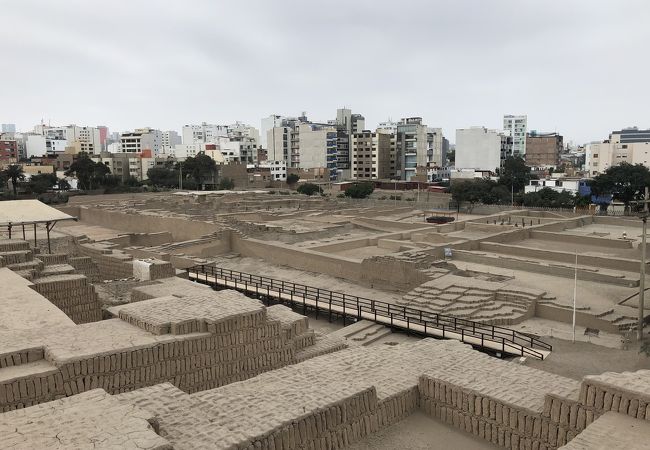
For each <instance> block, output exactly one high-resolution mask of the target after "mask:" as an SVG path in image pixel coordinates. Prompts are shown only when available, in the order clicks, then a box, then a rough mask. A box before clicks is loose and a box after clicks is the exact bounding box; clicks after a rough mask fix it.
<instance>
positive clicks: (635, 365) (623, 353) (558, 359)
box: [525, 338, 650, 380]
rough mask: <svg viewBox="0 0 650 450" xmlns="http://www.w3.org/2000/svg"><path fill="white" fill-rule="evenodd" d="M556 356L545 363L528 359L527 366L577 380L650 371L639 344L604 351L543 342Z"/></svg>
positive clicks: (596, 347) (590, 346) (578, 344)
mask: <svg viewBox="0 0 650 450" xmlns="http://www.w3.org/2000/svg"><path fill="white" fill-rule="evenodd" d="M544 341H545V342H548V343H549V344H551V345H552V346H553V352H552V353H551V354H550V355H549V356H548V358H547V359H545V360H544V361H539V360H534V359H531V358H527V359H526V362H525V364H526V365H527V366H530V367H535V368H537V369H542V370H545V371H547V372H552V373H555V374H558V375H562V376H565V377H569V378H574V379H576V380H581V379H582V377H584V376H585V375H595V374H601V373H603V372H629V371H635V370H640V369H650V357H648V356H646V355H645V354H644V353H639V346H638V344H636V343H633V344H631V345H630V347H629V349H628V350H620V349H613V348H607V347H602V346H600V345H595V344H593V343H588V342H575V343H573V342H571V341H565V340H563V339H557V338H544Z"/></svg>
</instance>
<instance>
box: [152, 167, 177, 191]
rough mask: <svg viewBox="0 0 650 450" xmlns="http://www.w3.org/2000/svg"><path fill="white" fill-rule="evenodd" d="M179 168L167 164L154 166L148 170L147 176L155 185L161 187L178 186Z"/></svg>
mask: <svg viewBox="0 0 650 450" xmlns="http://www.w3.org/2000/svg"><path fill="white" fill-rule="evenodd" d="M178 176H179V174H178V170H176V169H174V168H173V167H168V166H167V165H164V166H159V167H152V168H151V169H149V170H147V178H149V181H150V183H151V184H152V185H154V186H161V187H168V188H171V187H178Z"/></svg>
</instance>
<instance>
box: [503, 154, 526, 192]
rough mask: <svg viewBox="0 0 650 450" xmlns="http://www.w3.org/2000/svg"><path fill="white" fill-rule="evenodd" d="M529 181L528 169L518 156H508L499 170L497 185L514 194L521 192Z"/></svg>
mask: <svg viewBox="0 0 650 450" xmlns="http://www.w3.org/2000/svg"><path fill="white" fill-rule="evenodd" d="M530 179H531V178H530V167H528V166H526V163H525V162H524V160H523V159H522V158H520V157H519V156H517V157H515V156H508V157H507V158H506V159H505V161H504V162H503V167H501V169H499V184H500V185H502V186H505V187H506V188H508V189H512V190H514V192H520V191H523V190H524V187H525V186H526V185H527V184H528V182H529V181H530Z"/></svg>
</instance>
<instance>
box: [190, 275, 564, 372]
mask: <svg viewBox="0 0 650 450" xmlns="http://www.w3.org/2000/svg"><path fill="white" fill-rule="evenodd" d="M186 270H187V272H188V274H189V273H190V272H195V273H196V274H197V276H196V278H197V281H205V282H206V283H207V284H210V281H209V280H208V278H207V276H208V275H211V276H213V277H214V280H215V284H217V276H219V277H221V278H222V279H224V280H226V281H230V282H234V283H235V288H237V289H241V288H244V289H245V290H249V291H251V289H250V288H249V285H251V286H253V287H254V289H252V291H254V292H256V293H258V294H266V295H269V296H270V295H271V293H275V292H277V293H278V295H279V296H280V295H281V294H285V295H290V296H291V297H290V302H291V303H302V305H303V308H306V307H307V305H306V300H307V299H309V300H314V301H316V304H317V305H318V302H319V301H321V302H323V308H325V307H326V306H327V307H328V308H329V311H330V312H332V305H334V306H337V307H342V308H343V313H344V314H348V312H347V311H348V310H349V309H354V310H355V312H356V313H357V314H356V315H357V317H359V318H361V313H362V312H366V313H369V314H371V315H374V317H375V321H377V317H378V316H381V317H384V318H386V319H388V318H390V321H391V324H393V323H394V321H395V320H399V321H402V322H406V324H407V326H406V328H407V330H408V329H410V325H411V324H417V325H420V326H423V327H424V329H425V331H426V329H427V328H432V329H438V330H442V333H443V337H444V335H445V333H446V332H456V333H460V335H461V340H462V341H463V342H464V341H465V337H474V338H477V339H479V338H480V339H481V342H484V341H485V340H489V341H491V342H496V343H498V344H501V345H502V348H503V351H504V352H505V351H506V347H514V348H516V349H517V351H518V353H521V354H522V355H524V354H529V355H531V356H534V357H537V358H540V359H543V357H544V355H543V353H541V352H538V351H536V350H535V347H537V348H539V349H543V350H548V351H551V350H552V346H551V345H550V344H547V343H545V342H543V341H541V340H540V339H539V338H536V337H534V336H531V335H529V334H526V333H522V332H519V331H516V330H512V329H510V328H505V327H500V326H498V325H486V324H483V323H480V322H475V321H472V320H467V319H463V318H459V317H454V316H448V315H444V314H439V313H434V312H430V311H425V310H420V309H416V308H412V307H409V306H400V305H395V304H392V303H388V302H383V301H381V300H371V299H368V298H364V297H359V296H355V295H349V294H345V293H343V292H337V291H331V290H329V289H322V288H317V287H313V286H308V285H304V284H300V283H294V282H291V281H284V280H277V279H273V278H269V277H265V276H261V275H253V274H249V273H246V272H240V271H236V270H231V269H225V268H221V267H216V266H210V265H198V266H193V267H190V268H188V269H186ZM199 273H203V274H206V277H205V280H201V278H200V277H199V276H198V275H199ZM240 282H241V283H242V284H243V285H244V286H242V287H240V286H237V283H240ZM301 300H302V301H301ZM348 315H349V314H348ZM425 334H426V333H425ZM509 353H512V351H509Z"/></svg>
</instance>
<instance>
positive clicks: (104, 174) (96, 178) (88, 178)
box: [64, 152, 112, 189]
mask: <svg viewBox="0 0 650 450" xmlns="http://www.w3.org/2000/svg"><path fill="white" fill-rule="evenodd" d="M64 173H65V175H66V176H69V177H70V176H74V177H77V180H79V187H80V188H81V189H93V188H97V187H100V186H104V185H106V184H112V180H109V179H108V175H110V173H111V170H110V169H109V168H108V167H107V166H106V165H105V164H102V163H100V162H95V161H93V160H92V159H90V155H88V153H86V152H81V153H79V154H78V155H77V159H76V160H75V161H74V162H73V163H72V164H71V165H70V168H69V169H68V170H66V171H65V172H64Z"/></svg>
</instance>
